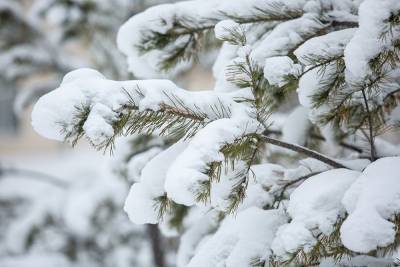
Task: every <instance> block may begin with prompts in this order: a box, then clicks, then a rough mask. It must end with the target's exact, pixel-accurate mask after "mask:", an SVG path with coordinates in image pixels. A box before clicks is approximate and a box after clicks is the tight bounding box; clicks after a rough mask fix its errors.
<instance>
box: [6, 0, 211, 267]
mask: <svg viewBox="0 0 400 267" xmlns="http://www.w3.org/2000/svg"><path fill="white" fill-rule="evenodd" d="M166 2H176V1H165V0H164V1H163V0H113V1H110V0H0V266H2V267H14V266H30V267H36V266H38V267H39V266H40V267H46V266H58V267H59V266H85V267H86V266H116V267H122V266H159V267H164V266H173V265H174V255H175V250H176V246H177V244H176V243H177V241H176V240H175V239H174V238H166V237H162V236H161V235H160V233H159V230H158V228H157V227H155V226H135V225H133V224H132V223H130V222H129V220H128V219H127V216H126V214H125V213H124V212H123V210H122V207H123V203H124V200H125V197H126V195H127V191H128V190H129V187H130V184H131V183H132V181H130V180H129V179H127V178H126V176H127V175H126V173H127V169H128V168H129V166H127V161H126V152H124V149H125V150H126V146H128V145H129V143H127V142H126V141H124V140H121V144H120V147H121V148H119V147H118V146H117V151H116V153H115V154H114V155H113V156H110V155H109V154H108V153H103V152H101V151H100V152H99V151H95V150H94V149H93V148H91V147H90V145H89V144H87V143H85V142H81V143H79V144H78V145H77V147H75V148H71V146H70V145H68V144H62V143H59V142H55V141H51V140H47V139H44V138H42V137H40V136H39V135H38V134H36V133H35V132H34V131H33V129H32V127H31V125H30V113H31V110H32V106H33V104H34V103H35V102H36V101H37V99H38V98H39V97H40V96H41V95H43V94H45V93H46V92H49V91H50V90H53V89H55V88H56V87H57V86H58V84H59V83H60V81H61V79H62V77H63V76H64V74H65V73H67V72H69V71H70V70H73V69H76V68H80V67H91V68H95V69H97V70H99V71H100V72H102V73H103V74H104V75H105V76H106V77H107V78H109V79H115V80H125V79H134V78H135V77H133V76H132V75H130V74H129V73H128V72H127V67H126V63H125V58H124V57H123V55H122V54H120V52H119V51H118V49H117V47H116V42H115V39H116V34H117V31H118V28H119V26H120V25H121V24H122V23H123V22H125V21H126V20H127V19H128V18H129V17H130V16H132V15H134V14H136V13H138V12H140V11H143V10H144V9H146V8H148V7H150V6H152V5H156V4H160V3H166ZM199 62H200V63H197V64H195V65H194V66H192V67H190V68H187V69H185V71H182V72H181V73H179V74H177V75H176V76H175V77H173V79H174V81H175V82H177V83H178V84H179V85H180V86H181V87H183V88H188V89H189V90H201V89H210V88H212V86H213V79H212V75H211V71H210V69H211V67H210V64H209V62H210V60H209V58H207V57H205V59H204V60H200V61H199ZM124 142H125V143H124ZM124 153H125V154H124ZM137 164H138V163H136V165H137ZM141 164H142V165H143V164H144V163H141ZM139 165H140V164H139Z"/></svg>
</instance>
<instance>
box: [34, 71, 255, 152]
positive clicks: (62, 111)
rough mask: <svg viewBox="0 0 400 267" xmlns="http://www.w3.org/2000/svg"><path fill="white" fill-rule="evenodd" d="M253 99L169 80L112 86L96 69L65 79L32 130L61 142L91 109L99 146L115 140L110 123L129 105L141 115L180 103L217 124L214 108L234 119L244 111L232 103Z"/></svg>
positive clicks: (39, 106) (41, 106)
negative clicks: (180, 85) (190, 87)
mask: <svg viewBox="0 0 400 267" xmlns="http://www.w3.org/2000/svg"><path fill="white" fill-rule="evenodd" d="M127 93H129V97H128V95H127ZM249 93H250V91H249V90H240V91H237V92H234V93H216V92H211V91H202V92H188V91H185V90H183V89H180V88H178V87H177V86H176V85H175V84H174V83H172V82H171V81H168V80H132V81H120V82H119V81H113V80H108V79H106V78H105V77H104V76H103V75H102V74H100V73H99V72H97V71H95V70H92V69H78V70H75V71H72V72H70V73H68V74H67V75H65V77H64V79H63V81H62V83H61V85H60V87H59V88H57V89H56V90H53V91H51V92H50V93H48V94H46V95H44V96H42V97H41V98H40V99H39V101H38V102H37V103H36V105H35V106H34V109H33V111H32V126H33V128H34V129H35V130H36V131H37V132H38V133H39V134H41V135H42V136H44V137H46V138H49V139H54V140H59V141H62V140H64V139H65V138H66V137H67V136H68V135H69V134H72V135H74V134H76V133H75V132H74V131H75V130H74V127H75V126H77V125H78V124H79V123H80V122H79V120H78V119H77V117H76V116H77V115H79V114H78V111H82V109H83V111H85V110H86V109H88V110H89V114H88V118H87V120H86V121H85V122H84V125H83V130H84V132H85V135H86V137H87V138H88V139H89V140H90V141H91V142H92V143H93V144H96V145H98V144H101V143H102V142H104V141H106V140H107V138H109V137H111V136H112V135H113V134H114V130H113V129H112V128H113V127H112V123H113V122H114V121H115V119H116V118H118V116H119V115H121V112H123V109H124V106H126V105H129V104H131V103H130V102H129V101H130V100H133V101H134V102H135V105H137V107H138V108H139V110H140V111H143V110H153V111H158V110H159V109H160V106H162V105H163V104H166V105H169V106H176V102H174V101H173V99H174V97H179V98H180V99H181V100H182V101H183V102H184V103H185V105H187V106H188V107H190V108H191V109H193V110H195V111H198V112H199V113H203V114H206V115H207V117H208V119H210V120H213V119H215V118H216V117H217V116H221V115H220V114H216V113H215V111H214V110H213V108H212V106H213V105H215V106H218V107H219V106H221V105H223V106H224V108H225V109H226V110H231V111H232V113H241V112H243V106H244V105H241V104H238V103H236V102H235V101H234V99H235V97H247V98H249V97H250V95H249ZM244 112H246V111H244ZM226 115H228V114H226Z"/></svg>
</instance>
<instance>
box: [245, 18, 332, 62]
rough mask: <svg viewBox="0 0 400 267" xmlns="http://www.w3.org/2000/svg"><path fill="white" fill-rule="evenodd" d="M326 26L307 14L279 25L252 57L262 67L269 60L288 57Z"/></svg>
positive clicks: (254, 51)
mask: <svg viewBox="0 0 400 267" xmlns="http://www.w3.org/2000/svg"><path fill="white" fill-rule="evenodd" d="M322 28H324V25H323V24H321V23H320V22H318V21H317V20H315V17H314V15H312V14H305V15H304V16H302V17H301V18H298V19H293V20H289V21H287V22H283V23H281V24H278V25H277V26H276V27H275V28H274V29H273V30H272V32H271V33H269V34H268V35H267V36H266V37H265V38H264V39H263V40H262V41H261V42H260V44H259V45H258V47H256V48H255V49H254V50H253V52H252V53H251V57H252V58H253V59H254V60H255V61H256V62H257V63H258V64H260V65H261V66H264V63H265V61H266V59H267V58H269V57H275V56H283V55H287V53H288V52H289V51H290V50H291V49H293V48H296V47H297V46H298V45H300V44H301V43H302V42H304V41H305V40H306V37H307V36H312V35H313V34H315V33H316V32H317V31H319V30H321V29H322Z"/></svg>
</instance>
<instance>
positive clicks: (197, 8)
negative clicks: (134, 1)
mask: <svg viewBox="0 0 400 267" xmlns="http://www.w3.org/2000/svg"><path fill="white" fill-rule="evenodd" d="M268 4H270V5H278V4H280V5H282V9H283V10H286V9H287V10H290V9H301V8H302V7H303V5H304V4H305V1H304V0H290V1H283V0H279V1H276V0H273V1H272V0H268V1H259V0H248V1H242V0H208V1H206V2H205V1H203V0H194V1H183V2H178V3H175V4H164V5H159V6H155V7H152V8H149V9H147V10H146V11H144V12H142V13H140V14H137V15H135V16H133V17H132V18H130V19H129V20H128V21H127V22H125V24H123V25H122V26H121V28H120V29H119V32H118V36H117V43H118V48H119V50H121V51H122V52H123V53H124V54H125V55H126V56H127V61H128V65H129V70H130V71H131V72H133V73H134V74H135V76H137V77H153V78H154V77H159V76H160V75H162V73H160V71H159V63H160V60H161V59H163V58H164V57H165V51H163V50H158V49H153V50H151V51H148V52H146V53H142V52H141V51H139V49H138V47H139V46H140V45H142V44H143V43H142V41H143V38H146V37H147V36H148V35H150V36H151V33H152V32H154V33H158V34H165V33H168V32H171V31H172V29H173V26H174V21H176V20H177V19H187V18H207V20H197V21H196V24H195V25H194V28H198V27H200V28H201V27H209V28H213V27H214V26H215V24H217V22H218V21H223V20H227V19H230V17H231V16H237V15H238V14H240V16H242V17H248V18H250V17H252V16H254V15H258V14H260V15H262V12H261V11H259V10H257V8H260V9H262V8H263V7H265V5H268ZM214 19H215V20H214ZM189 24H190V22H189ZM307 25H308V24H307V23H305V24H304V27H305V26H307ZM220 26H221V25H220ZM217 31H218V28H217ZM217 33H221V32H217ZM284 34H287V32H285V33H284ZM292 35H294V34H292ZM187 38H188V35H184V36H183V37H182V38H178V39H177V40H176V41H175V42H174V43H173V44H169V45H167V47H169V46H173V45H177V44H180V43H181V42H182V41H185V40H187ZM296 38H297V37H296ZM260 50H261V49H260ZM180 68H182V65H181V66H179V65H178V66H177V67H176V68H175V69H173V70H172V71H170V72H171V73H176V72H177V71H178V70H179V69H180Z"/></svg>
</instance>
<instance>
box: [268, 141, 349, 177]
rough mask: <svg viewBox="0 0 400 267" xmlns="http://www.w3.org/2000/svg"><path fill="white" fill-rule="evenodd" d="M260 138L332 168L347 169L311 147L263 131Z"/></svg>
mask: <svg viewBox="0 0 400 267" xmlns="http://www.w3.org/2000/svg"><path fill="white" fill-rule="evenodd" d="M260 140H262V141H264V142H266V143H269V144H271V145H275V146H279V147H283V148H287V149H289V150H292V151H295V152H298V153H301V154H303V155H306V156H307V157H310V158H314V159H316V160H319V161H321V162H323V163H326V164H328V165H330V166H332V167H334V168H346V169H348V167H346V166H344V165H343V164H341V163H339V162H337V161H334V160H333V159H330V158H328V157H326V156H325V155H323V154H321V153H318V152H316V151H313V150H311V149H308V148H305V147H303V146H299V145H295V144H290V143H286V142H283V141H280V140H278V139H274V138H271V137H268V136H267V135H266V134H264V133H263V135H262V136H261V137H260Z"/></svg>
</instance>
